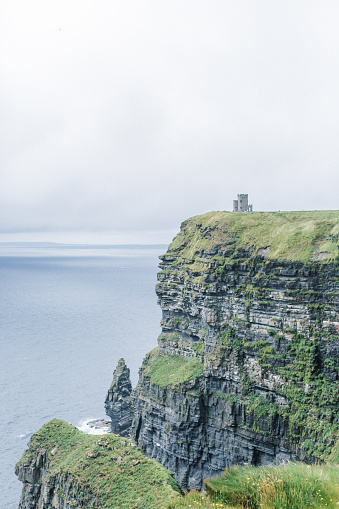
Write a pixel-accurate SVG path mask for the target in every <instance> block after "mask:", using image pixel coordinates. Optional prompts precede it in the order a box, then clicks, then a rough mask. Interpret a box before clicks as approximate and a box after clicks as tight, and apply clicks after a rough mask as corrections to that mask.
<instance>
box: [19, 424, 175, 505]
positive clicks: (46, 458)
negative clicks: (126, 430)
mask: <svg viewBox="0 0 339 509" xmlns="http://www.w3.org/2000/svg"><path fill="white" fill-rule="evenodd" d="M15 473H16V475H17V476H18V478H19V480H20V481H22V482H23V485H24V486H23V490H22V495H21V500H20V504H19V509H34V508H39V509H52V508H55V509H71V508H74V507H78V508H80V507H81V508H83V509H87V508H88V509H89V508H100V509H105V508H106V509H114V508H116V509H131V508H134V509H137V508H138V509H150V507H152V508H157V509H160V508H163V507H166V506H167V505H168V503H169V502H171V501H174V500H176V499H178V498H180V495H181V493H182V491H181V488H180V486H179V485H178V484H177V482H176V481H175V480H174V479H173V477H172V475H171V474H170V473H169V472H167V471H166V470H165V468H163V467H162V466H161V465H159V464H158V463H157V462H155V461H154V460H150V459H148V458H146V457H145V456H144V454H143V453H142V452H141V451H140V449H139V448H138V447H136V446H135V444H134V443H133V442H132V441H131V440H127V439H124V438H121V437H118V436H117V435H113V434H110V435H102V436H90V435H86V434H85V433H83V432H81V431H79V430H78V429H77V428H75V427H74V426H72V425H70V424H67V423H66V422H64V421H61V420H57V419H54V420H53V421H50V422H49V423H47V424H45V425H44V426H43V427H42V428H41V429H40V430H39V431H38V432H37V433H35V434H34V435H33V436H32V438H31V440H30V443H29V448H28V450H27V451H26V452H25V454H24V456H23V458H22V459H21V460H20V461H19V462H18V464H17V465H16V468H15Z"/></svg>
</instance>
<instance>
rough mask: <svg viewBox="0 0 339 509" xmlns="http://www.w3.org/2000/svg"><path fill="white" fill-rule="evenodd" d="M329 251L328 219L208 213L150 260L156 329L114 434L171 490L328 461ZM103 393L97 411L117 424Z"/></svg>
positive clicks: (332, 271) (331, 424) (331, 218)
mask: <svg viewBox="0 0 339 509" xmlns="http://www.w3.org/2000/svg"><path fill="white" fill-rule="evenodd" d="M338 243H339V212H337V211H333V212H332V211H329V212H289V213H253V214H232V213H227V212H215V213H214V212H213V213H209V214H205V215H202V216H197V217H194V218H191V219H189V220H187V221H185V222H184V223H183V224H182V226H181V231H180V233H179V234H178V235H177V236H176V237H175V239H174V240H173V242H172V244H171V245H170V246H169V249H168V251H167V253H166V254H165V255H163V256H161V257H160V258H161V264H160V267H161V272H160V273H159V274H158V280H159V282H158V284H157V286H156V292H157V295H158V299H159V304H160V306H161V308H162V321H161V326H162V333H161V335H160V336H159V338H158V348H157V349H155V350H153V351H152V352H150V354H148V355H147V356H146V358H145V360H144V362H143V365H142V366H141V368H140V372H139V383H138V385H137V387H136V388H135V389H134V390H133V392H132V393H131V394H128V396H127V399H126V401H125V402H126V405H125V407H124V415H125V416H127V417H128V418H126V419H125V423H126V422H128V421H129V423H130V426H129V427H128V426H127V427H126V426H125V427H124V432H125V433H128V432H130V433H132V434H133V436H134V438H135V440H136V442H137V443H138V445H139V447H141V449H142V450H143V451H144V453H145V454H146V455H147V456H148V457H150V458H155V459H156V460H158V461H159V462H160V463H162V465H164V466H165V467H166V468H168V469H169V470H171V471H173V472H175V477H176V479H177V480H178V481H179V482H180V484H181V485H182V486H183V488H184V489H187V488H189V487H190V488H198V489H200V488H201V486H202V481H203V479H205V478H207V477H211V476H215V475H217V474H220V473H221V472H223V471H224V469H225V467H229V466H232V465H235V464H251V465H268V464H272V463H273V464H279V463H281V462H284V461H289V460H298V459H300V460H303V461H305V462H314V461H323V460H324V459H325V458H326V457H327V456H328V455H329V454H330V453H331V450H332V449H333V446H334V444H335V443H336V441H337V440H338V428H339V404H338V400H339V383H338V381H339V366H338V359H339V314H338V304H339V294H338V292H339V263H338V260H339V257H338V253H339V250H338ZM113 385H114V384H113ZM116 387H117V386H116V385H115V386H114V387H113V386H112V387H111V389H110V393H109V395H108V400H107V401H108V402H109V412H110V415H112V413H113V414H114V413H115V415H120V414H121V405H122V403H121V397H120V396H121V394H120V393H119V390H117V389H116ZM114 401H119V403H118V405H120V406H117V407H115V404H114ZM106 408H108V407H107V405H106ZM119 412H120V414H119ZM115 429H117V428H115Z"/></svg>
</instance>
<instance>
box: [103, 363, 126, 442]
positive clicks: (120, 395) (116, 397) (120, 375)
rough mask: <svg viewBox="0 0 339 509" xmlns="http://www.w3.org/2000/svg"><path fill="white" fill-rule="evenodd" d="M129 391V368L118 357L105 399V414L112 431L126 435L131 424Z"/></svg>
mask: <svg viewBox="0 0 339 509" xmlns="http://www.w3.org/2000/svg"><path fill="white" fill-rule="evenodd" d="M131 392H132V384H131V379H130V370H129V369H128V367H127V366H126V364H125V361H124V359H120V360H119V362H118V365H117V368H116V370H115V371H114V373H113V381H112V384H111V386H110V388H109V389H108V392H107V396H106V400H105V410H106V414H107V415H108V416H109V417H110V418H111V429H112V433H117V434H118V435H121V436H127V435H128V433H129V431H130V428H131V424H132V410H131V397H130V396H131Z"/></svg>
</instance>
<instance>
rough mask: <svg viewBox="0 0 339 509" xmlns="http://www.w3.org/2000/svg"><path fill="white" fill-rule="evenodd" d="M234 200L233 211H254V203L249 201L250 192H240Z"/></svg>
mask: <svg viewBox="0 0 339 509" xmlns="http://www.w3.org/2000/svg"><path fill="white" fill-rule="evenodd" d="M237 196H238V198H237V199H236V200H233V212H253V205H249V203H248V194H238V195H237Z"/></svg>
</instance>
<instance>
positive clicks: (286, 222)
mask: <svg viewBox="0 0 339 509" xmlns="http://www.w3.org/2000/svg"><path fill="white" fill-rule="evenodd" d="M338 245H339V211H337V210H335V211H314V212H313V211H310V212H253V213H241V212H238V213H232V212H209V213H207V214H203V215H200V216H195V217H192V218H190V219H188V220H186V221H184V222H183V223H182V226H181V231H180V233H179V234H178V235H177V236H176V237H175V238H174V240H173V242H172V243H171V244H170V246H169V250H168V252H167V254H173V255H175V256H180V257H181V258H183V259H194V258H195V257H197V256H199V253H201V252H202V251H207V252H211V253H212V252H213V249H215V248H221V250H224V252H225V258H227V257H230V258H232V257H236V256H237V253H238V252H239V251H241V250H246V251H250V252H251V253H252V255H253V256H255V255H257V254H258V255H260V254H265V256H266V257H267V258H268V259H275V260H279V261H283V260H288V261H297V262H303V263H309V262H312V261H321V262H322V263H329V262H334V261H337V260H338V258H339V249H338Z"/></svg>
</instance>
